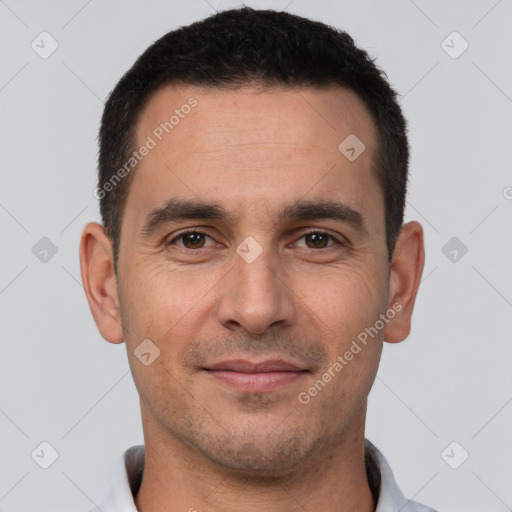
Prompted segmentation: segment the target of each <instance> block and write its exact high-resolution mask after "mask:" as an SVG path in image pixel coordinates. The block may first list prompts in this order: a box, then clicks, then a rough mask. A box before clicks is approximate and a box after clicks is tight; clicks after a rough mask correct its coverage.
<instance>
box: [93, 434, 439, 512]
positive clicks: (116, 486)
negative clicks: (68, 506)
mask: <svg viewBox="0 0 512 512" xmlns="http://www.w3.org/2000/svg"><path fill="white" fill-rule="evenodd" d="M144 458H145V450H144V445H137V446H132V447H131V448H128V449H127V450H126V451H125V452H124V453H123V455H122V456H121V457H120V459H119V461H118V463H117V466H116V469H115V472H114V476H113V479H112V482H111V484H110V486H109V488H108V491H107V493H106V494H105V497H104V499H103V501H102V503H101V504H100V505H99V507H97V508H95V509H93V510H91V511H90V512H138V511H137V508H136V507H135V502H134V496H135V495H136V493H137V492H138V490H139V487H140V483H141V481H142V472H143V470H144ZM365 464H366V472H367V475H368V480H369V483H370V487H372V491H373V492H374V494H375V495H376V496H378V501H377V508H376V509H375V512H398V511H402V512H436V511H435V510H434V509H432V508H429V507H425V506H424V505H421V504H419V503H417V502H415V501H412V500H408V499H407V498H406V497H405V496H404V494H403V493H402V491H401V490H400V488H399V487H398V485H397V483H396V481H395V478H394V476H393V472H392V471H391V468H390V466H389V464H388V462H387V460H386V459H385V457H384V455H383V454H382V453H381V452H380V451H379V450H378V448H377V447H376V446H375V445H374V444H372V443H371V442H370V441H369V440H368V439H365Z"/></svg>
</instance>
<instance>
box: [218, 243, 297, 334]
mask: <svg viewBox="0 0 512 512" xmlns="http://www.w3.org/2000/svg"><path fill="white" fill-rule="evenodd" d="M240 254H242V253H240ZM233 258H234V262H233V268H232V269H231V271H230V272H229V274H228V275H227V276H226V278H225V279H224V280H223V281H222V282H223V284H222V286H221V289H220V296H219V301H218V306H217V318H218V321H219V323H220V324H221V325H222V326H223V327H225V328H227V329H230V330H245V331H247V332H249V333H253V334H262V333H264V332H265V331H267V330H268V329H269V328H270V327H275V326H282V327H285V326H289V325H291V324H292V323H293V321H294V319H295V315H296V310H297V307H296V299H295V296H294V294H293V291H292V283H291V282H290V280H289V276H287V275H285V273H284V270H283V268H282V265H281V264H280V262H279V261H278V260H277V257H275V256H273V255H272V254H271V251H270V249H268V248H266V249H263V251H262V253H261V254H260V255H259V256H258V257H257V258H256V259H254V260H253V261H251V260H246V259H244V258H243V257H242V256H240V255H239V254H238V253H235V254H234V255H233ZM287 281H288V282H287Z"/></svg>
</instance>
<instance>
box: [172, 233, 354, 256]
mask: <svg viewBox="0 0 512 512" xmlns="http://www.w3.org/2000/svg"><path fill="white" fill-rule="evenodd" d="M190 234H196V235H203V236H207V237H209V238H211V239H212V240H213V237H211V236H210V235H209V234H208V233H205V232H204V231H198V230H195V229H189V230H187V231H182V232H181V233H179V234H178V235H176V236H175V237H173V238H172V239H171V240H168V241H166V242H165V246H166V247H170V246H171V245H174V243H175V242H176V241H177V240H180V239H182V238H183V237H184V236H186V235H190ZM311 234H317V235H325V236H327V237H329V238H330V239H332V240H334V242H335V243H334V244H332V245H328V246H327V247H320V248H319V249H314V248H311V247H301V249H304V250H309V251H317V252H318V251H320V250H322V249H323V250H324V251H326V250H329V249H331V248H333V247H334V246H336V245H338V246H341V247H343V246H345V245H346V244H345V243H344V242H342V241H341V240H340V239H339V238H337V237H335V236H334V235H331V234H330V233H327V232H325V231H319V230H315V229H313V230H310V231H307V232H305V233H303V234H302V235H301V236H300V237H299V240H300V239H301V238H304V237H305V236H307V235H311ZM180 249H181V250H182V251H185V252H187V253H193V254H199V253H201V252H202V251H203V250H205V249H208V248H207V247H200V248H199V249H189V248H188V247H180Z"/></svg>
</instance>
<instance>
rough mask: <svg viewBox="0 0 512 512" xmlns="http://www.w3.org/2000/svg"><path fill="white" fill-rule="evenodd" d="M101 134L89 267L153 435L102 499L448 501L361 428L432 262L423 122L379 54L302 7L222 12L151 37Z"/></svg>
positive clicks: (262, 504) (104, 323)
mask: <svg viewBox="0 0 512 512" xmlns="http://www.w3.org/2000/svg"><path fill="white" fill-rule="evenodd" d="M99 142H100V156H99V185H98V188H97V190H96V195H97V197H98V198H99V199H100V209H101V214H102V220H103V225H100V224H97V223H89V224H87V225H86V226H85V228H84V230H83V234H82V239H81V246H80V259H81V269H82V280H83V283H84V287H85V291H86V294H87V299H88V301H89V305H90V308H91V311H92V314H93V316H94V319H95V322H96V324H97V326H98V329H99V331H100V333H101V335H102V336H103V337H104V338H105V339H106V340H107V341H109V342H110V343H121V342H123V341H124V342H125V343H126V347H127V350H128V358H129V363H130V368H131V371H132V374H133V378H134V381H135V384H136V387H137V389H138V392H139V395H140V406H141V416H142V424H143V431H144V440H145V445H144V447H143V446H139V447H132V448H131V449H129V450H127V451H126V452H125V454H124V455H123V458H122V460H121V462H120V466H119V467H118V471H117V474H116V476H115V479H114V482H113V484H112V487H111V489H110V491H109V493H108V495H107V496H106V497H105V500H104V501H103V503H102V504H101V505H100V506H99V507H98V508H99V509H101V510H103V511H104V512H107V511H108V512H118V511H119V512H120V511H123V512H128V511H135V510H139V511H140V512H149V511H151V512H164V511H172V512H175V511H189V512H193V511H198V512H203V511H205V512H206V511H208V512H217V511H222V512H226V511H244V512H252V511H258V512H260V511H266V512H273V511H282V510H287V511H304V510H307V511H319V510H322V511H329V512H334V511H336V512H349V511H350V512H354V511H358V512H370V511H377V512H384V511H391V510H393V511H395V510H396V511H398V510H403V511H431V510H432V509H430V508H428V507H425V506H423V505H420V504H418V503H416V502H413V501H408V500H406V499H405V498H404V496H403V494H402V493H401V491H400V489H399V488H398V486H397V484H396V483H395V480H394V478H393V475H392V472H391V469H390V468H389V466H388V464H387V462H386V460H385V459H384V457H383V455H382V454H381V453H380V452H379V451H378V449H377V448H376V447H375V446H374V445H372V443H370V441H368V440H366V439H365V437H364V427H365V415H366V405H367V396H368V393H369V391H370V389H371V386H372V384H373V381H374V378H375V375H376V372H377V368H378V364H379V360H380V355H381V351H382V345H383V341H387V342H389V343H397V342H400V341H402V340H404V339H405V338H406V337H407V336H408V334H409V330H410V322H411V314H412V311H413V306H414V301H415V297H416V293H417V290H418V286H419V282H420V278H421V273H422V270H423V263H424V247H423V232H422V228H421V225H420V224H418V223H417V222H409V223H406V224H404V225H403V210H404V203H405V194H406V183H407V169H408V158H409V152H408V142H407V137H406V123H405V120H404V118H403V115H402V113H401V110H400V108H399V106H398V104H397V102H396V94H395V92H394V91H393V90H392V89H391V87H390V86H389V84H388V83H387V81H386V80H385V79H384V78H383V73H382V72H381V71H379V70H378V68H376V67H375V65H374V64H373V61H372V60H371V59H370V58H369V57H368V55H367V54H366V53H365V52H364V51H363V50H361V49H358V48H356V47H355V45H354V42H353V40H352V39H351V38H350V36H349V35H347V34H346V33H344V32H341V31H337V30H335V29H332V28H330V27H327V26H326V25H324V24H321V23H318V22H313V21H310V20H307V19H304V18H300V17H297V16H293V15H291V14H288V13H285V12H275V11H265V10H260V11H259V10H253V9H249V8H243V9H238V10H230V11H224V12H220V13H217V14H216V15H214V16H211V17H210V18H208V19H206V20H203V21H201V22H197V23H194V24H192V25H190V26H187V27H182V28H180V29H178V30H176V31H173V32H170V33H168V34H167V35H165V36H164V37H162V38H161V39H160V40H158V41H157V42H155V43H154V44H153V45H152V46H151V47H150V48H148V49H147V50H146V52H145V53H144V54H143V55H142V56H141V57H140V58H139V59H138V60H137V62H136V63H135V64H134V66H133V67H132V68H131V69H130V70H129V71H128V72H127V73H126V74H125V75H124V76H123V78H122V79H121V80H120V82H119V83H118V84H117V86H116V87H115V89H114V90H113V92H112V93H111V95H110V97H109V99H108V101H107V103H106V106H105V111H104V114H103V118H102V123H101V129H100V137H99Z"/></svg>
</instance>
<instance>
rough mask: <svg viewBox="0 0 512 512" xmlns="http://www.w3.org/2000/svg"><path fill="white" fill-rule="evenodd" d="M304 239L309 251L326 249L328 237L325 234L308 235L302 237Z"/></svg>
mask: <svg viewBox="0 0 512 512" xmlns="http://www.w3.org/2000/svg"><path fill="white" fill-rule="evenodd" d="M304 238H305V239H306V245H307V246H308V247H309V248H310V249H323V248H324V247H327V242H328V240H329V238H330V235H327V234H326V233H308V234H307V235H304Z"/></svg>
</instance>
